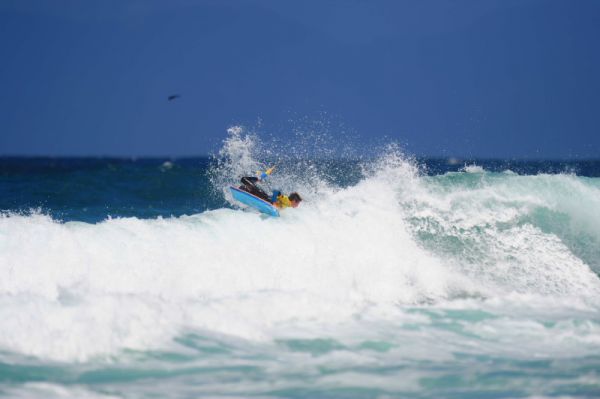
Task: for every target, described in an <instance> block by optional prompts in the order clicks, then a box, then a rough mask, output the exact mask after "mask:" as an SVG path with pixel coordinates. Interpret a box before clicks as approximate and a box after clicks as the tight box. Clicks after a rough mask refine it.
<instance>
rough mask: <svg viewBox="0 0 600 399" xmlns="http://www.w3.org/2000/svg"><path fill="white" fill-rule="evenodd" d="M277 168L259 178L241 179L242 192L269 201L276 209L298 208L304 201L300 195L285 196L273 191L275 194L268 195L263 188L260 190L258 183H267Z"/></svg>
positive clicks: (245, 177) (268, 170) (294, 193)
mask: <svg viewBox="0 0 600 399" xmlns="http://www.w3.org/2000/svg"><path fill="white" fill-rule="evenodd" d="M274 168H275V167H272V168H269V169H267V170H266V171H265V172H262V173H260V174H259V176H258V177H255V176H244V177H242V179H241V182H242V185H241V186H240V190H243V191H246V192H247V193H250V194H252V195H255V196H257V197H258V198H260V199H263V200H265V201H267V202H268V203H270V204H273V205H274V206H275V207H277V208H279V209H284V208H289V207H291V208H297V207H298V205H299V204H300V202H301V201H302V197H300V194H298V193H296V192H293V193H291V194H290V195H284V194H282V193H281V192H280V191H277V190H273V194H271V195H269V194H267V193H266V192H265V191H264V190H263V189H262V188H260V187H259V186H258V185H257V183H258V182H261V181H265V180H266V179H267V177H268V176H269V175H270V174H271V172H272V171H273V169H274Z"/></svg>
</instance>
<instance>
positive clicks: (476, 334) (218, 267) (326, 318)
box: [0, 128, 600, 398]
mask: <svg viewBox="0 0 600 399" xmlns="http://www.w3.org/2000/svg"><path fill="white" fill-rule="evenodd" d="M265 146H267V147H269V151H268V152H265V151H264V148H265ZM276 148H277V147H275V146H271V145H270V143H266V142H264V141H261V139H260V137H259V136H258V135H247V133H246V132H245V131H244V130H243V129H241V128H240V129H233V130H231V131H230V135H229V136H228V137H227V138H226V139H225V142H224V145H223V148H222V150H221V152H220V153H219V155H218V159H215V160H213V163H212V164H211V165H212V166H211V167H210V169H209V170H208V175H209V176H210V181H208V180H203V179H204V174H203V172H206V171H207V170H206V169H200V168H199V170H195V169H193V168H191V167H189V166H186V167H187V168H189V170H185V168H184V167H182V166H181V164H183V162H181V161H177V160H173V161H172V163H173V167H170V168H169V169H168V170H163V169H164V168H162V169H161V167H162V165H163V162H158V163H157V164H156V165H154V164H152V165H150V166H148V168H146V169H144V168H140V167H139V166H136V167H138V168H140V173H142V176H146V178H148V177H147V176H148V175H150V176H152V174H153V173H157V174H160V175H161V176H163V178H164V177H165V176H166V177H169V176H173V177H175V176H176V177H177V178H185V179H187V180H186V182H187V183H189V184H190V186H193V184H196V185H200V186H202V187H201V189H202V191H201V192H208V191H209V189H210V188H211V187H213V188H214V191H216V192H217V193H219V196H220V199H219V201H215V202H212V203H211V204H213V205H211V206H207V207H206V208H205V209H204V210H203V211H202V212H189V213H188V214H183V215H178V216H165V217H152V218H148V217H144V216H143V215H145V213H143V212H142V211H141V210H137V211H136V212H139V213H138V214H136V215H134V216H131V217H106V218H103V220H101V221H98V222H96V223H87V222H83V221H81V220H77V219H68V220H61V219H60V218H56V217H52V216H50V215H49V214H48V212H47V211H46V209H44V210H43V211H33V212H19V210H18V209H17V210H13V209H8V210H6V211H4V212H3V213H2V214H1V216H0V271H1V272H2V276H3V278H2V279H0V320H2V324H1V328H0V375H1V376H2V378H3V379H2V383H1V384H3V385H2V386H0V390H1V392H2V395H5V396H10V397H19V396H20V397H27V396H35V395H38V396H47V397H61V396H62V397H82V396H84V397H85V396H89V397H106V396H115V397H151V396H152V395H156V393H157V392H159V393H160V395H161V396H164V397H186V396H194V397H207V396H211V397H222V396H229V397H231V396H250V395H254V396H259V397H306V396H313V397H336V398H337V397H378V396H380V397H385V396H392V397H398V396H402V397H406V396H419V397H424V398H429V397H431V398H433V397H444V396H459V397H466V398H469V397H481V396H485V395H486V394H489V393H490V392H491V393H493V394H495V395H497V396H499V397H553V396H561V395H562V396H567V397H569V396H571V397H574V396H578V397H594V396H595V394H596V393H597V392H598V391H599V389H598V387H599V386H600V385H599V382H598V376H597V374H596V372H595V370H597V369H598V367H599V366H600V361H599V360H598V359H600V350H599V349H598V348H600V318H599V317H598V315H599V314H600V300H599V298H600V280H599V278H598V274H597V272H598V263H597V262H598V259H599V258H600V257H599V256H598V255H599V254H598V248H599V245H598V242H599V240H600V233H599V231H598V229H597V225H598V224H597V223H596V222H595V221H598V220H600V219H599V217H600V214H599V213H598V212H599V211H598V209H600V207H598V201H599V198H600V195H599V190H600V184H599V182H598V179H596V178H587V177H581V176H577V175H574V174H544V173H541V174H534V175H522V174H518V173H514V172H512V171H503V170H500V171H489V170H488V169H487V168H486V164H481V165H480V164H470V166H467V167H465V168H464V170H463V171H458V169H460V166H457V169H456V171H453V172H447V173H442V174H432V175H429V174H428V173H427V170H426V168H425V166H423V165H421V164H419V163H418V162H417V161H416V160H415V159H412V158H410V157H407V156H405V155H404V154H403V153H402V151H400V150H399V148H398V147H397V146H389V147H388V148H386V149H384V150H382V151H381V152H380V153H379V155H378V156H376V157H374V158H373V159H362V160H339V161H336V160H331V159H321V158H311V157H300V156H298V157H290V156H286V157H283V156H281V157H280V156H279V154H278V152H277V151H276V150H275V149H276ZM278 160H285V162H281V163H280V165H279V166H277V171H276V173H275V174H274V175H273V176H272V181H271V182H270V184H271V185H272V186H273V187H277V188H283V189H284V190H286V191H291V190H298V191H300V192H301V193H302V194H303V196H304V197H305V198H306V199H305V201H303V202H302V204H301V206H300V207H299V208H296V209H290V210H285V211H283V212H282V213H281V217H280V218H268V217H265V216H262V215H260V214H257V213H253V212H251V211H247V210H241V209H238V208H237V207H236V205H235V203H233V202H226V200H225V199H223V197H222V194H220V193H222V192H223V191H222V190H223V188H224V187H226V186H227V185H229V184H237V181H238V179H239V177H240V176H242V175H244V174H248V173H254V172H255V170H258V169H260V168H263V167H264V166H265V165H272V164H273V163H277V161H278ZM185 165H189V164H185ZM98 168H100V169H94V170H91V171H90V172H89V175H88V176H87V177H86V179H92V178H96V177H97V176H103V177H104V176H111V174H112V173H120V172H119V168H123V169H126V168H125V167H124V166H119V167H118V168H116V169H117V170H116V171H115V170H110V169H106V170H105V169H102V168H103V166H102V165H101V164H100V166H98ZM132 170H135V169H126V173H128V174H134V172H132ZM201 172H202V173H201ZM182 176H183V177H182ZM78 178H79V177H78ZM136 180H137V179H136ZM161 181H162V180H161ZM211 185H212V186H211ZM168 195H171V193H165V196H168ZM73 203H77V201H73ZM160 203H161V202H160V201H159V200H157V199H156V198H154V197H152V198H151V200H150V201H149V204H150V205H152V206H156V207H158V204H160ZM73 206H74V207H75V205H73ZM140 209H141V208H140ZM144 209H146V208H144ZM144 212H145V211H144Z"/></svg>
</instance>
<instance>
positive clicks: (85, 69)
mask: <svg viewBox="0 0 600 399" xmlns="http://www.w3.org/2000/svg"><path fill="white" fill-rule="evenodd" d="M599 39H600V1H596V0H577V1H554V0H543V1H537V0H516V1H513V0H501V1H487V0H456V1H432V0H424V1H351V0H347V1H275V0H274V1H242V0H240V1H191V0H187V1H184V0H172V1H153V0H139V1H138V0H136V1H125V0H123V1H79V0H77V1H66V0H48V1H31V0H3V1H2V2H0V60H1V62H0V87H1V88H2V92H1V94H0V109H1V111H0V154H2V155H52V156H62V155H94V156H95V155H114V156H156V155H162V156H194V155H203V154H207V153H210V152H212V151H214V150H215V149H216V148H218V146H219V143H220V141H221V140H222V139H223V138H224V137H225V131H226V129H227V127H229V126H231V125H234V124H242V125H247V126H251V127H255V126H257V124H259V123H260V126H261V127H260V130H261V132H263V133H264V134H272V135H275V136H277V137H279V138H281V139H284V140H285V139H287V138H290V139H293V135H292V134H291V132H292V130H294V129H296V130H297V129H302V126H303V125H306V126H313V127H314V126H316V125H319V126H327V129H326V130H327V133H328V134H330V135H333V136H334V137H335V138H336V139H339V140H344V139H345V138H346V135H348V134H349V132H350V133H351V135H352V136H353V137H355V139H356V141H357V143H358V144H359V145H360V144H361V143H364V144H365V145H367V144H368V143H373V142H377V143H381V142H385V141H387V140H389V141H397V142H399V143H401V144H402V145H403V146H404V147H405V148H406V150H407V151H408V152H409V153H412V154H416V155H425V156H448V157H450V156H458V157H499V158H507V157H511V158H512V157H514V158H599V157H600V116H599V115H600V50H599V49H600V47H599V44H598V42H599ZM175 93H178V94H181V98H179V99H176V100H174V101H171V102H169V101H167V96H168V95H170V94H175ZM259 121H260V122H259Z"/></svg>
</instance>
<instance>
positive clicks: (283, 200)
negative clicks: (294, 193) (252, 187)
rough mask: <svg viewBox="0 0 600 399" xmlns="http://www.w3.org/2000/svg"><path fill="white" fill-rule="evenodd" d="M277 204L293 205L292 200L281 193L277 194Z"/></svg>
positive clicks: (287, 206) (285, 206)
mask: <svg viewBox="0 0 600 399" xmlns="http://www.w3.org/2000/svg"><path fill="white" fill-rule="evenodd" d="M275 206H276V207H277V208H281V209H283V208H289V207H290V206H292V202H291V201H290V199H289V198H288V196H287V195H283V194H280V195H278V196H277V201H276V202H275Z"/></svg>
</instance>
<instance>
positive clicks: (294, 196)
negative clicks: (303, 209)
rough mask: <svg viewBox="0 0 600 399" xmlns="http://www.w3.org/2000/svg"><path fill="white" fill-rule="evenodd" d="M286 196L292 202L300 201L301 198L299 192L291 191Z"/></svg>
mask: <svg viewBox="0 0 600 399" xmlns="http://www.w3.org/2000/svg"><path fill="white" fill-rule="evenodd" d="M288 198H289V199H290V201H294V202H300V201H302V198H301V197H300V194H298V193H291V194H290V195H288Z"/></svg>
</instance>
